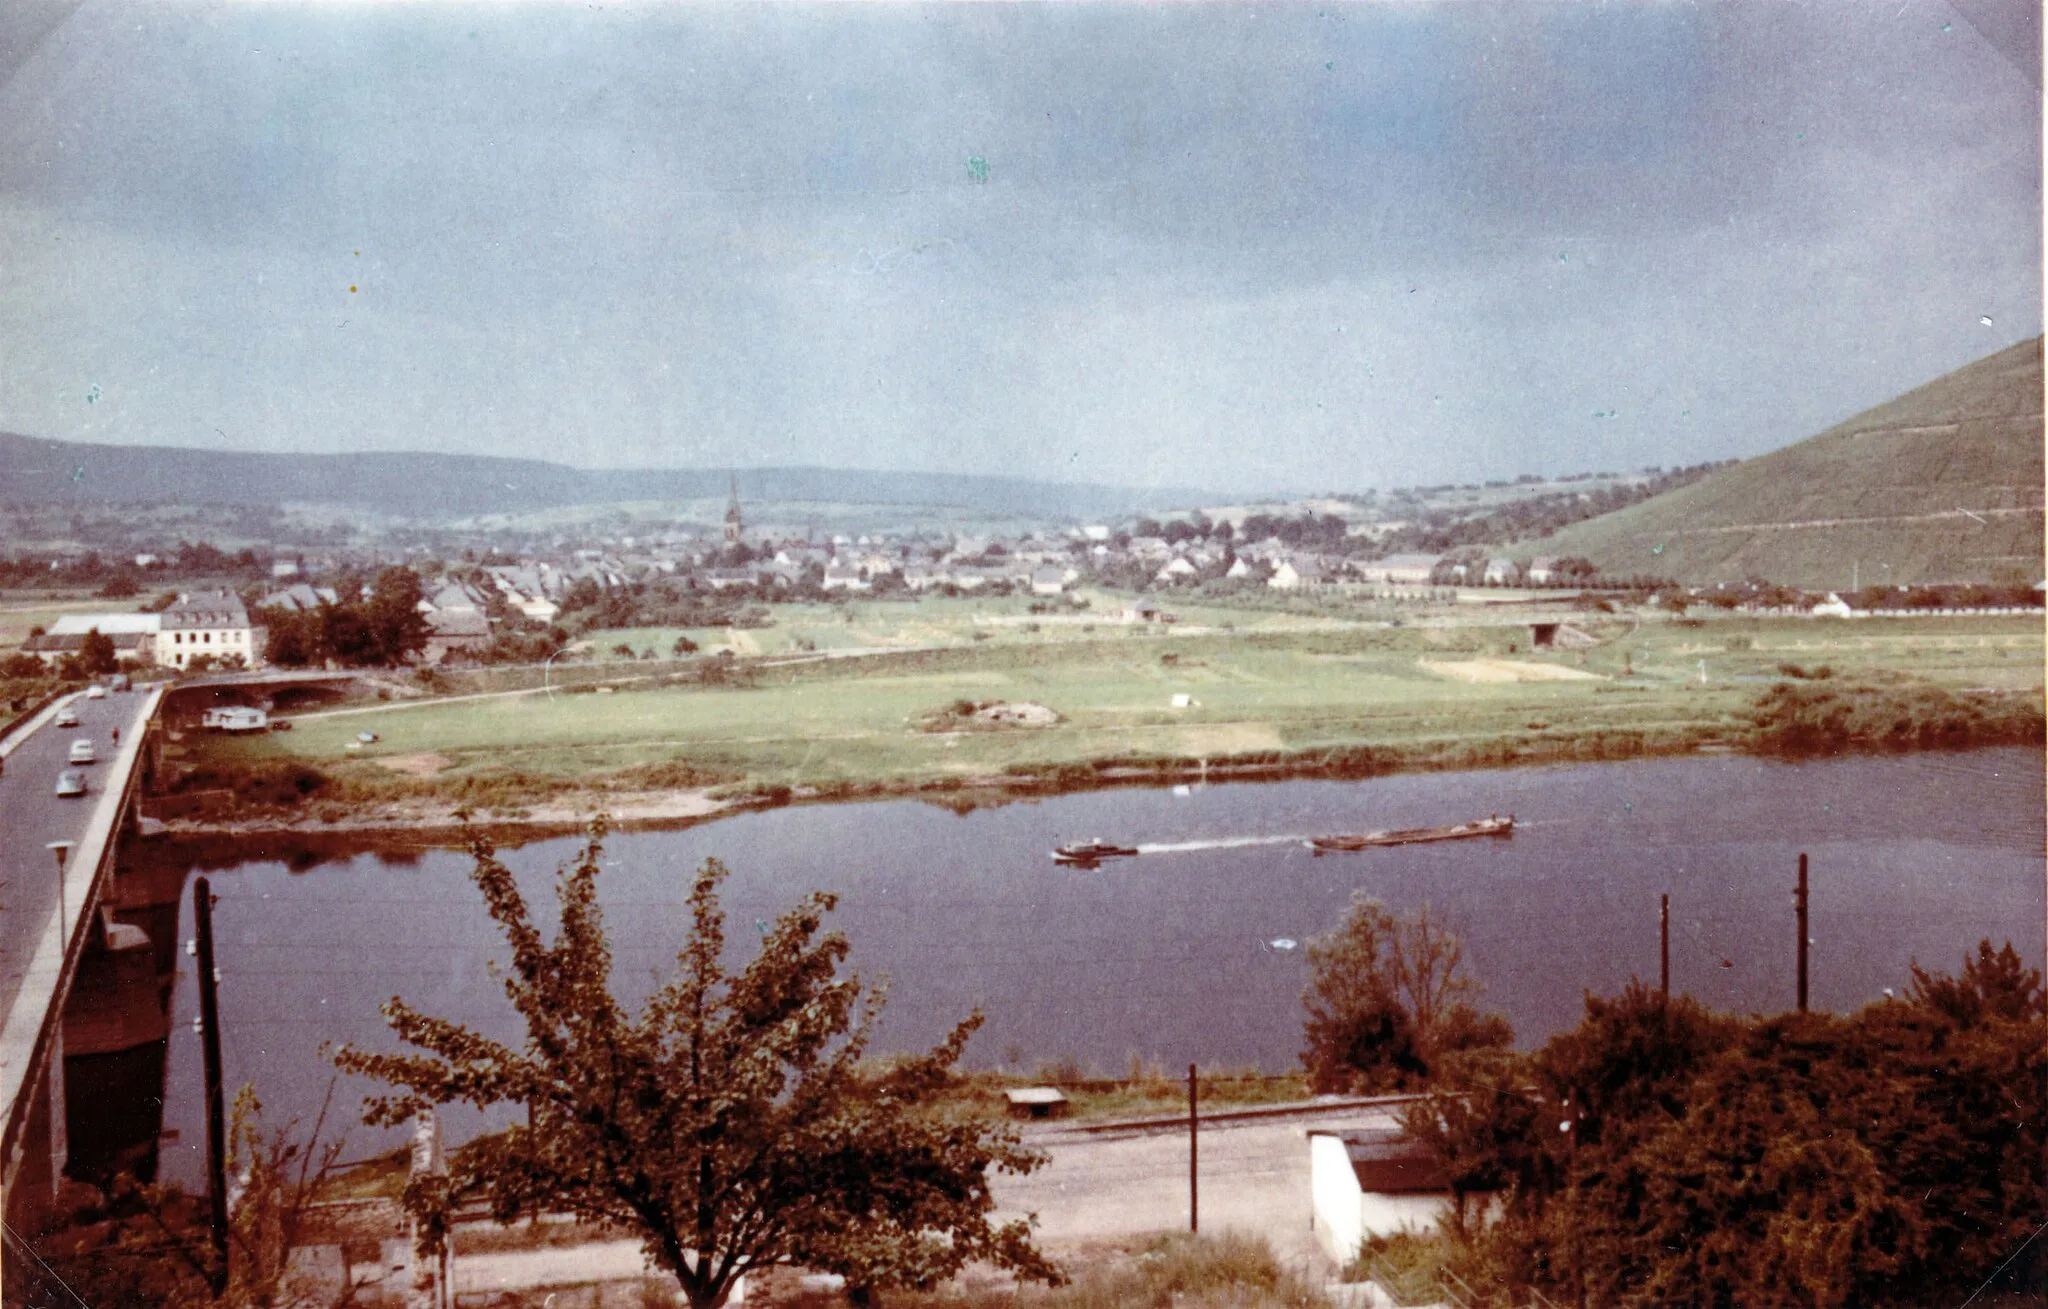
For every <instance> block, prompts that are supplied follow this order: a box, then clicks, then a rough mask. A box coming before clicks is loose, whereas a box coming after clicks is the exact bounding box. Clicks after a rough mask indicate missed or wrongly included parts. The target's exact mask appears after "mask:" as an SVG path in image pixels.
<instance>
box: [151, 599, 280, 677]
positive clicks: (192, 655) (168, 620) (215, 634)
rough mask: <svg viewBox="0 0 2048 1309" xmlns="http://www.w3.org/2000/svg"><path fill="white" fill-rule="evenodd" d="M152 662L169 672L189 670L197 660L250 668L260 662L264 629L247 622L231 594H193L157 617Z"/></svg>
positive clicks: (242, 608)
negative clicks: (178, 669)
mask: <svg viewBox="0 0 2048 1309" xmlns="http://www.w3.org/2000/svg"><path fill="white" fill-rule="evenodd" d="M159 619H160V622H161V626H160V627H159V629H158V631H157V637H156V661H157V662H158V663H160V664H166V665H169V666H170V667H172V668H187V667H190V666H191V664H192V661H193V660H195V659H198V658H200V657H201V656H210V658H211V662H212V663H214V664H216V665H219V664H228V665H233V666H238V667H242V668H254V667H256V666H257V665H259V664H261V663H262V662H263V645H264V636H265V634H266V633H265V629H263V628H261V627H258V626H256V624H254V623H253V622H251V621H250V619H249V610H248V607H247V606H246V605H244V604H243V603H242V598H241V597H240V596H238V595H236V594H235V593H234V592H232V591H194V592H191V593H190V594H187V595H181V596H179V597H178V599H177V602H176V603H175V604H173V605H171V606H170V607H169V608H167V609H165V610H164V611H163V613H162V614H161V615H159Z"/></svg>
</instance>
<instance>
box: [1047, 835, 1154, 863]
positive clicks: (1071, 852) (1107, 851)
mask: <svg viewBox="0 0 2048 1309" xmlns="http://www.w3.org/2000/svg"><path fill="white" fill-rule="evenodd" d="M1137 853H1138V848H1137V847H1136V846H1134V845H1111V844H1109V843H1108V842H1107V841H1083V842H1081V843H1080V844H1079V845H1063V846H1060V847H1059V848H1058V849H1056V850H1054V851H1053V852H1052V861H1053V862H1054V863H1056V864H1067V865H1070V866H1072V867H1075V868H1094V867H1097V866H1099V865H1100V864H1101V863H1102V861H1103V860H1105V859H1128V858H1130V857H1131V856H1133V855H1135V854H1137Z"/></svg>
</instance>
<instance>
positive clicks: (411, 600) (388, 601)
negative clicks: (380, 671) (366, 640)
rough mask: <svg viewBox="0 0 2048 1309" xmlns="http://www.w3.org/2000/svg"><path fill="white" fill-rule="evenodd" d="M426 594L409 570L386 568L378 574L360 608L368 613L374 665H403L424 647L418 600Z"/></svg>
mask: <svg viewBox="0 0 2048 1309" xmlns="http://www.w3.org/2000/svg"><path fill="white" fill-rule="evenodd" d="M425 594H426V592H425V590H424V588H423V587H422V586H421V585H420V577H419V574H418V573H415V572H414V571H413V570H412V569H410V568H402V567H393V568H387V569H385V570H384V571H383V572H381V573H378V574H377V581H376V583H375V585H373V586H372V587H371V588H370V598H369V599H368V600H367V601H365V602H364V606H363V607H364V608H365V609H366V610H367V611H368V612H367V614H366V617H367V620H368V621H367V626H368V628H369V631H370V635H371V640H372V643H373V648H374V651H375V654H376V656H377V659H376V662H378V663H384V664H398V663H403V662H405V658H406V656H408V655H414V654H418V653H419V652H420V651H421V650H423V649H425V648H426V645H427V636H428V628H427V620H426V617H425V616H424V615H423V614H421V613H420V600H421V599H422V598H423V597H424V596H425Z"/></svg>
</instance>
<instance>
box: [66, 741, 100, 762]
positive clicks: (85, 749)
mask: <svg viewBox="0 0 2048 1309" xmlns="http://www.w3.org/2000/svg"><path fill="white" fill-rule="evenodd" d="M98 761H99V756H98V755H96V754H94V753H93V752H92V738H90V737H85V736H81V737H79V738H78V739H77V740H76V741H73V742H72V743H71V762H72V763H74V764H90V763H97V762H98Z"/></svg>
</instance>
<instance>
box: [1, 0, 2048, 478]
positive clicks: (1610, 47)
mask: <svg viewBox="0 0 2048 1309" xmlns="http://www.w3.org/2000/svg"><path fill="white" fill-rule="evenodd" d="M1950 12H1951V11H1949V10H1947V9H1946V8H1944V7H1938V6H1935V5H1931V4H1919V3H1916V4H1908V5H1907V6H1906V7H1905V8H1903V9H1900V10H1896V11H1895V10H1893V9H1892V8H1891V7H1889V6H1887V7H1885V8H1884V9H1883V10H1882V11H1879V10H1875V9H1873V10H1868V11H1865V10H1856V11H1853V12H1852V11H1846V10H1842V9H1839V8H1818V9H1812V8H1802V7H1790V6H1782V5H1762V4H1757V5H1712V6H1676V5H1648V4H1645V5H1606V6H1598V7H1594V6H1540V7H1539V6H1526V5H1519V4H1516V5H1455V6H1405V5H1387V6H1361V5H1346V6H1335V7H1331V8H1328V9H1316V8H1314V7H1313V6H1307V5H1303V6H1287V7H1269V6H1255V7H1243V8H1239V7H1227V6H1207V5H1204V6H1172V5H1146V6H995V5H991V6H953V5H947V6H931V7H924V6H893V5H892V6H872V7H870V6H825V7H816V8H814V7H804V6H751V5H750V6H732V7H724V6H644V7H636V6H626V7H623V8H618V7H607V8H604V9H592V8H589V7H571V6H553V5H532V6H514V7H493V6H484V5H467V4H464V5H452V4H451V5H407V6H375V5H332V6H321V5H279V6H272V5H261V6H259V5H235V4H227V5H219V6H212V7H202V6H190V7H151V8H147V9H142V10H137V9H134V8H133V7H130V6H120V5H112V4H89V5H87V6H86V7H84V8H83V9H81V10H80V12H78V13H77V14H75V15H73V16H72V17H71V18H70V20H69V21H68V22H65V23H63V24H62V25H60V26H57V27H55V28H54V29H53V30H52V31H51V33H50V35H48V36H47V37H45V38H44V39H43V40H42V41H41V42H40V43H39V44H37V45H35V47H34V49H33V51H32V53H30V54H29V55H28V56H27V57H26V58H25V59H23V60H22V61H21V63H20V67H19V69H18V71H17V72H16V73H15V75H14V76H13V77H12V78H11V79H9V80H8V81H7V82H5V83H4V84H0V236H4V238H5V245H4V246H0V248H4V249H5V250H6V251H7V263H6V267H5V276H6V278H7V285H8V294H7V295H6V296H5V297H0V425H5V426H8V427H12V428H14V429H16V430H22V431H27V432H30V433H33V434H36V435H46V436H57V437H65V438H71V439H99V440H124V441H144V442H148V441H161V442H174V443H189V442H190V441H192V440H193V439H194V434H211V433H213V432H215V431H216V429H218V430H223V431H227V432H230V433H232V434H233V436H232V438H231V439H232V440H233V441H235V442H236V443H240V444H247V445H249V446H255V447H269V448H291V449H332V448H337V447H340V446H371V447H378V448H430V449H457V450H478V451H493V452H505V453H519V454H532V455H545V456H549V457H557V458H562V457H566V458H570V459H572V460H573V461H575V462H579V463H584V464H592V465H602V464H641V463H649V462H676V463H698V462H702V463H729V462H740V463H746V462H785V461H789V460H796V459H800V460H805V461H809V462H819V463H832V464H845V465H852V466H865V467H931V468H936V469H941V470H945V471H957V472H1029V473H1031V474H1034V475H1041V476H1073V477H1085V478H1089V479H1094V480H1113V481H1136V482H1145V481H1158V482H1178V483H1187V482H1197V483H1201V482H1209V483H1217V484H1230V485H1263V486H1273V485H1302V484H1304V483H1309V484H1313V485H1315V486H1316V487H1318V488H1322V487H1327V486H1343V485H1363V484H1386V483H1387V482H1389V481H1390V480H1393V481H1400V480H1416V481H1442V480H1449V479H1453V478H1456V479H1460V480H1462V479H1464V478H1467V477H1477V476H1496V475H1500V474H1504V473H1505V474H1512V473H1518V472H1522V471H1544V470H1558V469H1561V468H1579V467H1592V466H1606V467H1612V466H1617V465H1636V464H1645V463H1667V464H1669V463H1680V462H1690V461H1693V460H1695V459H1703V458H1710V457H1720V456H1724V455H1728V454H1747V453H1756V452H1758V451H1760V450H1762V449H1766V448H1770V447H1772V446H1775V445H1778V444H1783V443H1785V442H1787V441H1790V440H1795V439H1798V438H1799V437H1801V436H1804V435H1807V434H1809V433H1810V432H1811V431H1812V430H1816V428H1817V426H1820V425H1825V423H1826V422H1828V421H1832V420H1833V419H1835V418H1839V417H1841V416H1843V415H1845V414H1846V413H1848V412H1850V411H1852V410H1853V409H1855V408H1858V407H1861V406H1862V405H1866V404H1870V403H1875V402H1877V401H1881V400H1883V399H1885V398H1888V397H1889V396H1890V395H1892V394H1895V393H1896V392H1898V391H1900V390H1903V389H1905V388H1906V387H1908V386H1910V385H1913V384H1916V383H1918V382H1920V381H1924V380H1926V379H1927V378H1929V377H1931V376H1933V375H1935V374H1938V373H1939V372H1942V371H1944V370H1946V369H1948V368H1951V367H1954V366H1956V365H1958V364H1961V363H1963V362H1966V361H1967V360H1968V359H1970V358H1974V357H1977V356H1979V355H1981V354H1985V353H1989V352H1990V351H1991V350H1993V349H1996V348H1998V347H2000V346H2002V345H2004V344H2007V343H2008V342H2010V341H2012V340H2015V339H2019V338H2020V337H2023V336H2027V335H2032V334H2034V333H2036V332H2038V331H2039V330H2040V328H2039V320H2040V311H2039V303H2040V268H2039V254H2038V251H2039V243H2040V220H2039V209H2038V197H2039V193H2040V184H2041V179H2040V163H2039V155H2040V140H2039V123H2040V117H2039V110H2038V104H2039V101H2038V92H2037V91H2036V89H2035V87H2034V86H2033V85H2032V84H2031V83H2029V82H2028V81H2027V80H2026V78H2025V76H2024V75H2023V73H2022V72H2021V71H2020V70H2017V69H2015V68H2014V67H2013V66H2012V65H2011V64H2009V63H2008V62H2006V61H2005V59H2004V58H2003V57H2002V56H2001V55H2000V54H1999V53H1998V51H1997V50H1996V49H1995V48H1994V47H1993V46H1992V45H1990V44H1989V43H1987V42H1986V40H1985V39H1984V38H1983V37H1982V36H1981V35H1980V34H1979V33H1978V31H1977V30H1976V28H1974V27H1973V26H1971V25H1970V24H1968V23H1958V22H1954V21H1951V18H1950V17H1949V15H1950ZM1986 315H1989V316H1991V317H1992V318H1993V320H1994V323H1995V324H1996V326H1995V329H1993V330H1992V331H1990V332H1987V331H1986V330H1985V329H1984V328H1983V327H1982V326H1981V323H1980V319H1981V318H1982V317H1983V316H1986ZM92 384H98V385H101V386H102V387H103V388H104V393H105V395H106V397H107V401H106V403H104V404H98V405H94V406H92V407H90V409H87V408H85V407H82V406H80V405H78V404H77V403H76V401H75V397H76V396H77V395H79V394H82V393H83V390H84V388H85V387H86V386H88V385H92ZM1610 409H1611V410H1616V411H1618V413H1617V416H1616V417H1614V418H1602V419H1600V420H1598V421H1597V422H1596V421H1594V420H1592V419H1591V418H1590V415H1591V414H1592V413H1594V412H1596V411H1598V412H1602V413H1605V412H1606V411H1608V410H1610ZM214 439H218V438H217V437H216V438H214Z"/></svg>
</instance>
